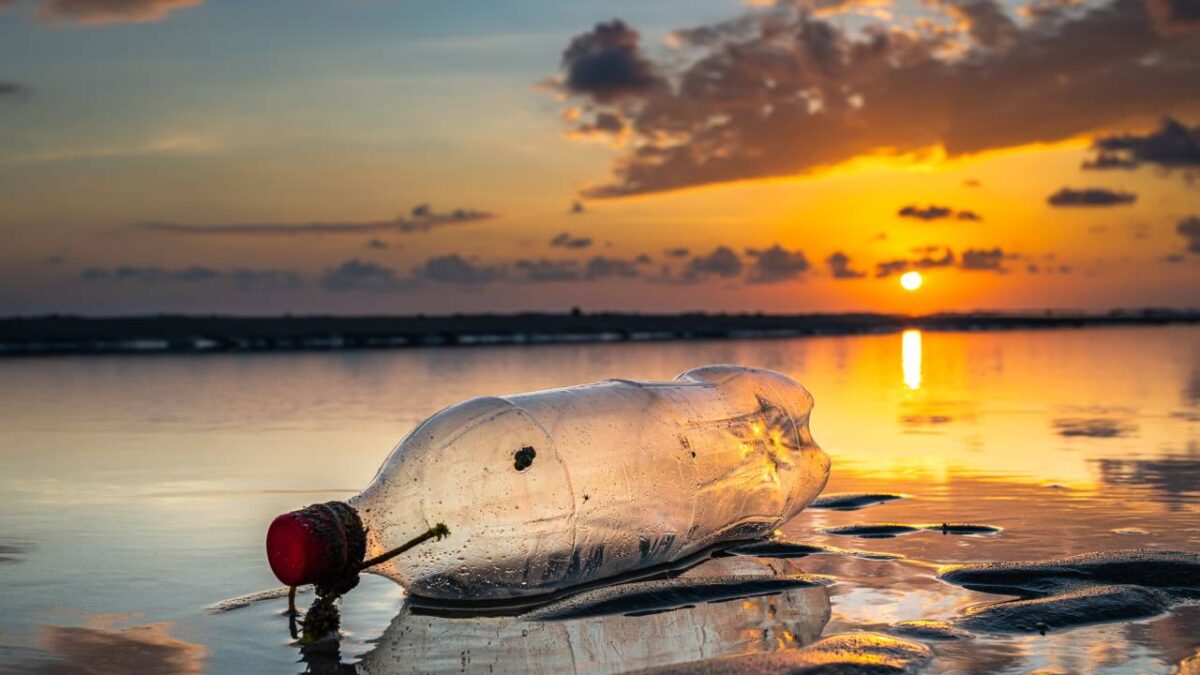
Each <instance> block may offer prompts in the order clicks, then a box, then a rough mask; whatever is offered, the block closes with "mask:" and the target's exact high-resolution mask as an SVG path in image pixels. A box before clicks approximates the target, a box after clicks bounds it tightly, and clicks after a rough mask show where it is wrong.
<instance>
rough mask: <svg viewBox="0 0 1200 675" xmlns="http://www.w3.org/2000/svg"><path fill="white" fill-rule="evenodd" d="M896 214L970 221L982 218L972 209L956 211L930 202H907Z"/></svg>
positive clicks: (930, 218)
mask: <svg viewBox="0 0 1200 675" xmlns="http://www.w3.org/2000/svg"><path fill="white" fill-rule="evenodd" d="M896 215H897V216H900V217H901V218H915V219H917V220H942V219H944V218H957V219H959V220H972V221H979V220H983V216H980V215H979V214H978V213H975V212H974V211H967V210H962V211H957V212H956V211H955V210H954V209H952V208H950V207H949V206H939V205H937V204H930V205H929V206H917V205H916V204H909V205H908V206H905V207H903V208H901V209H900V210H899V211H897V212H896Z"/></svg>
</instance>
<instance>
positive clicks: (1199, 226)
mask: <svg viewBox="0 0 1200 675" xmlns="http://www.w3.org/2000/svg"><path fill="white" fill-rule="evenodd" d="M1175 232H1176V233H1177V234H1178V235H1179V236H1181V237H1183V238H1184V240H1185V241H1187V252H1188V253H1195V254H1197V255H1200V216H1189V217H1187V218H1184V219H1183V220H1181V221H1179V224H1178V225H1176V226H1175Z"/></svg>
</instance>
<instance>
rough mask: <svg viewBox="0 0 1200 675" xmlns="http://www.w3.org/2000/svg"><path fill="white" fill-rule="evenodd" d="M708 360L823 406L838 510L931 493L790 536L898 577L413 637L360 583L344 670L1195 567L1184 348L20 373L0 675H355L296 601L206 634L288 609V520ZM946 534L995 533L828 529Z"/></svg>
mask: <svg viewBox="0 0 1200 675" xmlns="http://www.w3.org/2000/svg"><path fill="white" fill-rule="evenodd" d="M708 363H741V364H746V365H754V366H763V367H767V368H772V369H775V370H779V371H782V372H784V373H787V374H789V375H791V376H793V377H795V378H796V379H797V380H799V381H800V382H802V383H804V384H805V385H806V386H807V387H808V388H809V389H810V390H811V391H812V393H813V395H814V396H815V398H816V409H815V411H814V413H813V418H812V420H813V421H812V429H813V434H814V436H815V437H816V439H817V441H818V442H819V443H820V444H821V445H822V447H824V448H825V450H826V451H827V452H828V453H829V455H830V456H831V457H832V458H833V462H834V466H833V474H832V478H831V481H830V485H829V488H828V489H827V492H858V491H898V492H903V493H907V494H909V495H911V496H912V498H911V499H907V500H903V501H899V502H893V503H890V504H885V505H881V506H876V507H873V508H870V509H866V510H863V511H858V512H836V511H815V510H810V511H805V512H804V513H802V514H801V515H800V516H799V517H798V518H796V519H795V520H794V521H792V522H791V523H790V524H789V525H788V527H787V530H786V531H787V533H788V534H789V535H791V536H793V537H796V538H800V539H802V540H805V541H811V542H814V543H826V544H833V545H838V546H842V547H846V548H870V549H873V550H878V551H890V552H896V553H901V554H903V555H905V556H906V559H905V560H902V561H899V562H896V561H868V560H860V559H852V558H845V557H838V556H814V557H809V558H804V559H800V560H796V561H793V566H794V567H796V568H799V569H802V570H804V571H806V572H815V573H823V574H831V575H834V576H836V577H838V579H839V583H837V584H836V585H835V586H833V587H831V588H830V589H807V590H804V591H793V592H790V593H788V594H785V595H783V596H776V597H774V598H771V599H764V598H759V599H752V600H746V601H742V602H726V603H721V604H713V605H702V606H700V607H697V608H693V609H683V610H677V611H674V612H668V613H665V614H656V615H652V616H645V617H611V618H608V619H603V620H597V619H593V620H591V621H588V622H575V623H572V622H566V623H563V622H558V623H545V624H536V623H529V622H522V621H517V620H512V619H486V620H483V619H471V620H453V619H438V618H431V617H423V616H414V615H412V614H411V613H409V612H408V610H407V609H406V608H404V607H403V600H404V598H403V593H402V592H401V590H400V589H399V588H398V587H396V586H395V585H393V584H391V583H390V582H387V581H385V580H381V579H378V578H375V577H366V578H365V579H364V583H362V584H361V585H360V587H359V588H358V589H357V590H356V591H354V592H353V593H351V594H350V595H349V596H348V597H347V598H346V600H345V601H344V605H343V609H344V614H343V626H344V629H345V632H346V637H345V639H344V640H343V642H342V645H341V661H342V662H343V663H344V664H350V663H354V662H356V661H362V664H363V666H364V669H369V670H370V672H410V671H429V670H439V669H451V670H455V671H457V670H459V669H460V668H462V667H467V668H468V669H483V670H485V671H486V670H487V669H488V666H489V665H492V666H494V669H495V670H496V671H497V672H503V671H506V670H524V669H526V668H530V667H537V668H540V669H542V670H543V671H545V672H556V671H559V670H562V669H569V668H571V667H572V665H574V667H576V668H578V669H579V670H580V671H585V670H625V669H630V668H636V667H643V666H647V665H654V664H660V663H672V662H681V661H692V660H696V659H699V658H704V657H709V656H718V655H723V654H734V653H743V652H749V651H760V650H769V649H778V648H781V647H786V646H789V645H790V644H792V643H805V642H808V641H811V640H812V639H814V638H815V637H817V636H818V635H821V634H825V635H828V634H832V633H836V632H843V631H845V630H847V629H853V628H868V629H876V630H878V629H881V628H882V627H884V626H886V625H888V624H891V623H894V622H897V621H901V620H906V619H922V618H925V619H945V618H949V617H953V616H955V615H956V614H957V613H958V612H959V611H961V610H962V609H963V608H965V607H968V606H971V605H974V604H978V603H981V602H986V601H989V600H995V599H997V597H998V596H991V595H985V594H981V593H976V592H972V591H967V590H964V589H962V588H959V587H956V586H950V585H947V584H943V583H941V582H939V581H937V580H936V579H935V578H934V573H935V567H934V565H936V564H939V563H946V562H956V561H978V560H1009V559H1028V558H1036V557H1047V556H1057V555H1064V554H1071V553H1079V552H1084V551H1091V550H1099V549H1111V548H1131V547H1135V546H1149V547H1163V548H1175V549H1186V550H1193V551H1195V550H1200V329H1198V328H1195V327H1182V328H1180V327H1171V328H1139V329H1115V330H1086V331H1056V332H1006V333H987V334H968V333H957V334H931V333H926V334H923V335H922V334H920V333H916V332H910V333H906V334H904V335H886V336H861V337H838V338H819V339H802V340H786V341H745V342H711V343H687V344H683V343H672V344H640V345H588V346H553V347H537V348H525V347H504V348H494V349H492V348H478V349H442V350H424V351H421V350H413V351H390V352H373V353H348V354H339V353H329V354H304V355H295V354H286V355H283V354H279V355H275V354H268V355H230V356H195V357H192V356H179V357H171V356H166V357H140V358H102V357H91V358H54V359H31V360H9V361H0V378H2V381H3V384H4V386H3V391H2V392H0V431H2V432H3V433H2V435H0V609H2V610H3V611H0V672H7V671H9V670H15V671H30V670H32V671H37V672H93V673H109V672H128V671H131V670H135V671H140V672H201V671H204V672H219V673H247V672H301V671H304V670H305V669H306V668H312V669H314V670H336V669H337V668H338V666H337V662H336V660H329V659H326V660H325V661H322V662H317V663H305V662H304V661H302V660H301V657H300V654H299V652H298V651H297V650H296V648H295V647H294V646H292V645H290V644H289V639H288V634H287V630H286V624H285V622H284V620H283V619H282V618H281V616H280V615H279V611H280V609H281V607H282V605H281V604H280V603H279V602H270V603H262V604H259V605H255V606H252V607H249V608H245V609H241V610H237V611H232V612H227V613H222V614H210V613H206V612H205V610H204V608H205V607H206V606H207V605H209V604H211V603H213V602H216V601H219V600H222V599H225V598H229V597H232V596H237V595H240V594H243V593H247V592H251V591H256V590H261V589H266V588H272V587H274V586H276V585H277V582H275V580H274V579H273V577H272V575H271V573H270V571H269V570H268V568H267V565H266V561H265V557H264V553H263V535H264V532H265V529H266V525H267V523H269V522H270V519H271V518H272V517H273V516H275V515H276V514H278V513H280V512H282V511H285V510H289V509H292V508H295V507H298V506H302V505H304V504H308V503H311V502H314V501H325V500H329V499H340V498H344V497H347V496H349V495H350V494H353V493H354V492H356V491H357V490H358V488H360V487H361V486H362V485H364V484H365V483H366V481H367V480H368V479H370V478H371V476H372V475H373V474H374V471H375V469H376V468H377V466H378V464H379V463H380V461H381V460H382V459H383V458H384V456H385V455H386V454H387V452H388V451H389V450H390V448H391V447H392V445H394V444H395V442H396V441H398V440H399V439H400V438H401V437H402V436H403V435H404V434H405V433H406V432H407V431H408V430H409V429H410V428H411V427H412V426H413V425H414V424H416V423H417V422H419V421H420V420H422V419H423V418H425V417H426V416H428V415H429V414H431V413H433V412H435V411H436V410H438V409H440V408H442V407H444V406H446V405H448V404H451V403H454V402H456V401H459V400H461V399H464V398H468V397H470V396H475V395H479V394H487V393H511V392H517V391H525V390H532V389H541V388H546V387H555V386H560V385H566V384H575V383H581V382H589V381H594V380H598V379H603V378H607V377H614V376H621V377H630V378H641V379H660V378H670V377H672V376H674V375H675V374H676V373H678V372H680V371H683V370H686V369H688V368H692V367H694V366H698V365H702V364H708ZM945 521H959V522H980V523H987V524H991V525H997V526H1000V527H1003V528H1004V530H1003V532H1001V533H1000V534H998V535H995V536H990V537H956V536H943V535H941V534H940V533H933V532H922V533H917V534H912V535H908V536H903V537H897V538H895V539H885V540H861V539H853V538H847V537H836V536H831V535H825V534H821V533H820V532H819V530H820V529H822V528H827V527H830V526H832V525H841V524H853V523H871V522H905V523H941V522H945ZM1121 528H1138V530H1140V531H1143V533H1139V534H1129V533H1125V534H1122V533H1116V532H1114V530H1117V529H1121ZM303 600H304V601H305V602H306V601H307V598H303ZM931 646H932V647H933V648H934V650H935V652H936V653H937V657H936V659H935V660H934V662H933V664H932V666H931V667H930V670H933V671H939V672H979V673H991V672H1026V671H1029V670H1034V669H1038V668H1043V669H1051V670H1056V671H1068V672H1081V671H1083V672H1106V671H1111V672H1173V670H1174V668H1175V667H1176V664H1178V663H1179V662H1180V661H1182V660H1183V659H1185V658H1187V657H1188V656H1190V655H1192V654H1194V653H1195V652H1196V651H1197V650H1198V649H1200V606H1191V607H1183V608H1180V609H1177V610H1176V611H1174V612H1172V613H1171V614H1169V615H1165V616H1162V617H1159V618H1156V619H1153V620H1149V621H1140V622H1133V623H1126V624H1109V625H1101V626H1093V627H1086V628H1079V629H1075V630H1070V631H1063V632H1057V633H1051V634H1049V635H1046V636H1032V637H1007V638H980V639H976V640H972V641H966V642H958V643H942V644H931ZM88 668H90V670H88ZM352 668H353V667H352V666H343V668H342V669H343V670H346V672H353V669H352Z"/></svg>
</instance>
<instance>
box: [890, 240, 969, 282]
mask: <svg viewBox="0 0 1200 675" xmlns="http://www.w3.org/2000/svg"><path fill="white" fill-rule="evenodd" d="M938 250H939V249H938V247H936V246H927V247H925V248H922V249H918V250H917V251H916V252H917V253H921V254H922V255H921V257H919V258H897V259H894V260H884V261H882V262H879V263H876V264H875V277H876V278H882V277H889V276H891V275H893V274H900V273H901V272H905V271H908V270H910V269H919V270H928V269H935V268H938V267H952V266H953V265H954V262H955V258H954V252H953V251H951V250H950V249H949V248H944V249H941V255H938V256H936V257H935V256H934V254H935V253H937V252H938Z"/></svg>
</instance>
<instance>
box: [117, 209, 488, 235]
mask: <svg viewBox="0 0 1200 675" xmlns="http://www.w3.org/2000/svg"><path fill="white" fill-rule="evenodd" d="M492 218H495V214H493V213H489V212H487V211H475V210H471V209H454V210H453V211H447V212H444V213H439V212H435V211H433V210H432V209H431V208H430V207H429V205H428V204H420V205H418V206H415V207H413V209H412V211H411V212H410V214H409V215H408V216H397V217H396V218H393V219H391V220H378V221H366V222H355V221H343V222H318V223H224V224H216V225H197V224H191V223H172V222H161V221H154V222H144V223H135V224H134V225H133V226H132V227H134V228H137V229H142V230H153V231H155V232H169V233H171V234H192V235H218V234H223V235H322V234H363V233H367V232H394V233H398V234H412V233H416V232H428V231H430V230H432V229H435V228H439V227H445V226H447V225H462V224H467V223H475V222H479V221H484V220H490V219H492Z"/></svg>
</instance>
